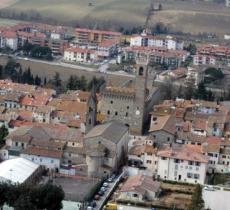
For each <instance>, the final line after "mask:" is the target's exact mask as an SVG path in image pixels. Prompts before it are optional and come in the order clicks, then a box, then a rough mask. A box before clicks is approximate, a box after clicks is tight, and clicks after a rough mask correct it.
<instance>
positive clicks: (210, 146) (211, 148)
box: [202, 142, 220, 153]
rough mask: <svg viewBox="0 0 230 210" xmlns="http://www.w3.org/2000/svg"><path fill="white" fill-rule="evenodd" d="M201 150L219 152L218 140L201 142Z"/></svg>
mask: <svg viewBox="0 0 230 210" xmlns="http://www.w3.org/2000/svg"><path fill="white" fill-rule="evenodd" d="M202 152H204V153H219V152H220V142H219V143H217V144H214V143H203V144H202Z"/></svg>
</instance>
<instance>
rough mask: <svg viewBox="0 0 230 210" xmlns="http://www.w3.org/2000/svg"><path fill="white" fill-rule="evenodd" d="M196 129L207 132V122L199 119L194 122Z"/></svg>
mask: <svg viewBox="0 0 230 210" xmlns="http://www.w3.org/2000/svg"><path fill="white" fill-rule="evenodd" d="M192 127H193V128H194V129H199V130H206V129H207V121H206V120H205V119H199V118H196V119H195V120H194V122H193V126H192Z"/></svg>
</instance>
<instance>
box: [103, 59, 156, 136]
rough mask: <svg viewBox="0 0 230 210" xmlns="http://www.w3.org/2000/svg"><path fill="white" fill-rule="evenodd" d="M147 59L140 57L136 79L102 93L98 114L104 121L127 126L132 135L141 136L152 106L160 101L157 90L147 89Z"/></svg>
mask: <svg viewBox="0 0 230 210" xmlns="http://www.w3.org/2000/svg"><path fill="white" fill-rule="evenodd" d="M147 82H148V59H146V58H143V57H141V58H140V59H138V62H137V65H136V78H135V80H134V81H129V82H128V83H126V84H125V85H124V86H121V87H114V86H112V87H111V86H107V87H105V89H104V90H103V91H102V100H101V106H100V110H99V112H100V114H101V115H103V116H104V120H105V121H111V120H117V121H119V122H122V123H124V124H126V125H128V126H129V128H130V132H131V133H133V134H142V133H143V126H144V124H145V123H146V122H147V121H148V117H149V116H148V115H149V112H150V111H151V109H152V106H153V105H154V104H156V103H157V102H158V100H159V99H160V92H159V89H158V88H152V89H151V90H149V89H148V88H147Z"/></svg>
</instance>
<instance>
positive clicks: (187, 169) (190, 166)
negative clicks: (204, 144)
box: [157, 144, 209, 184]
mask: <svg viewBox="0 0 230 210" xmlns="http://www.w3.org/2000/svg"><path fill="white" fill-rule="evenodd" d="M157 155H158V156H159V159H158V170H157V176H158V178H161V179H163V180H171V181H178V182H189V183H193V184H196V183H199V184H204V183H205V178H206V173H207V170H208V161H209V158H208V157H207V156H205V155H203V154H202V152H201V146H198V145H179V144H177V145H176V144H170V145H167V146H166V148H163V149H161V150H160V151H158V153H157Z"/></svg>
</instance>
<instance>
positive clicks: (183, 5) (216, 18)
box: [0, 0, 230, 34]
mask: <svg viewBox="0 0 230 210" xmlns="http://www.w3.org/2000/svg"><path fill="white" fill-rule="evenodd" d="M2 1H4V2H5V3H4V5H5V7H7V3H6V2H7V1H8V2H9V5H8V7H7V9H9V10H14V11H16V12H22V11H24V12H25V11H31V10H35V11H37V12H39V13H40V14H41V15H42V16H44V17H47V18H53V19H55V20H57V21H60V23H68V22H69V23H75V22H76V23H78V24H80V25H83V24H84V25H86V24H87V25H90V26H93V25H94V24H95V23H96V22H97V23H99V25H100V24H101V25H103V24H104V26H105V27H108V26H109V27H110V26H111V28H116V27H118V26H121V25H123V26H126V27H132V26H137V25H143V23H144V21H145V16H146V13H147V8H148V6H149V0H84V1H83V0H39V1H38V0H18V1H16V0H2ZM155 2H156V3H155V5H156V7H157V6H158V4H159V2H160V3H161V4H162V5H163V11H160V12H156V14H155V15H154V17H153V18H152V24H155V23H157V22H163V23H165V24H167V25H168V26H169V27H170V29H171V30H173V31H183V32H190V33H202V32H214V33H220V34H223V33H230V27H227V26H229V25H230V8H227V7H224V6H223V5H218V4H215V3H211V2H202V1H196V0H193V1H182V0H157V1H155ZM89 3H92V6H89ZM2 7H3V6H2ZM0 8H1V3H0ZM5 10H6V8H5Z"/></svg>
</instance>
